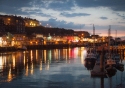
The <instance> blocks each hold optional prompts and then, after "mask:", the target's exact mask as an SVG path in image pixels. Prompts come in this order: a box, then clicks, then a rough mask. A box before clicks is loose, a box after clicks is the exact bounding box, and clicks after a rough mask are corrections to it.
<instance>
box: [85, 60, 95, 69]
mask: <svg viewBox="0 0 125 88" xmlns="http://www.w3.org/2000/svg"><path fill="white" fill-rule="evenodd" d="M95 63H96V61H85V63H84V66H85V67H86V68H87V70H92V69H93V68H94V66H95Z"/></svg>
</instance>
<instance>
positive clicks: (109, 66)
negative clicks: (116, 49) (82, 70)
mask: <svg viewBox="0 0 125 88" xmlns="http://www.w3.org/2000/svg"><path fill="white" fill-rule="evenodd" d="M110 31H111V30H110V26H109V30H108V38H109V41H108V53H107V54H106V63H105V69H106V71H107V72H108V73H109V72H110V71H111V72H110V73H112V72H116V69H115V68H114V66H115V65H116V61H115V60H113V58H112V55H111V51H110ZM110 73H109V74H110Z"/></svg>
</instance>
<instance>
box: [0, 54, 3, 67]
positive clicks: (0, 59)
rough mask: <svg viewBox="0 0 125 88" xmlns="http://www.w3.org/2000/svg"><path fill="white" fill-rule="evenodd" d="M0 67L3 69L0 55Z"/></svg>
mask: <svg viewBox="0 0 125 88" xmlns="http://www.w3.org/2000/svg"><path fill="white" fill-rule="evenodd" d="M0 69H3V60H2V57H1V56H0Z"/></svg>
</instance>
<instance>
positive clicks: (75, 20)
mask: <svg viewBox="0 0 125 88" xmlns="http://www.w3.org/2000/svg"><path fill="white" fill-rule="evenodd" d="M0 14H2V15H6V14H7V15H17V16H22V17H30V18H33V19H37V20H38V21H40V22H41V23H42V25H43V26H46V25H47V24H49V26H52V27H58V28H66V29H73V30H78V31H80V30H81V31H88V32H89V33H90V34H91V33H92V31H93V24H94V25H95V32H96V33H95V34H99V35H100V36H103V35H106V36H107V35H108V29H109V25H111V35H112V36H114V37H115V34H116V30H117V36H125V0H0Z"/></svg>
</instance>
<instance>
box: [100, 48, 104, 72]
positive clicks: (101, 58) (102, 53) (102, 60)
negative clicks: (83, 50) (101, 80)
mask: <svg viewBox="0 0 125 88" xmlns="http://www.w3.org/2000/svg"><path fill="white" fill-rule="evenodd" d="M103 62H104V48H102V52H101V57H100V71H101V72H104V63H103Z"/></svg>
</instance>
